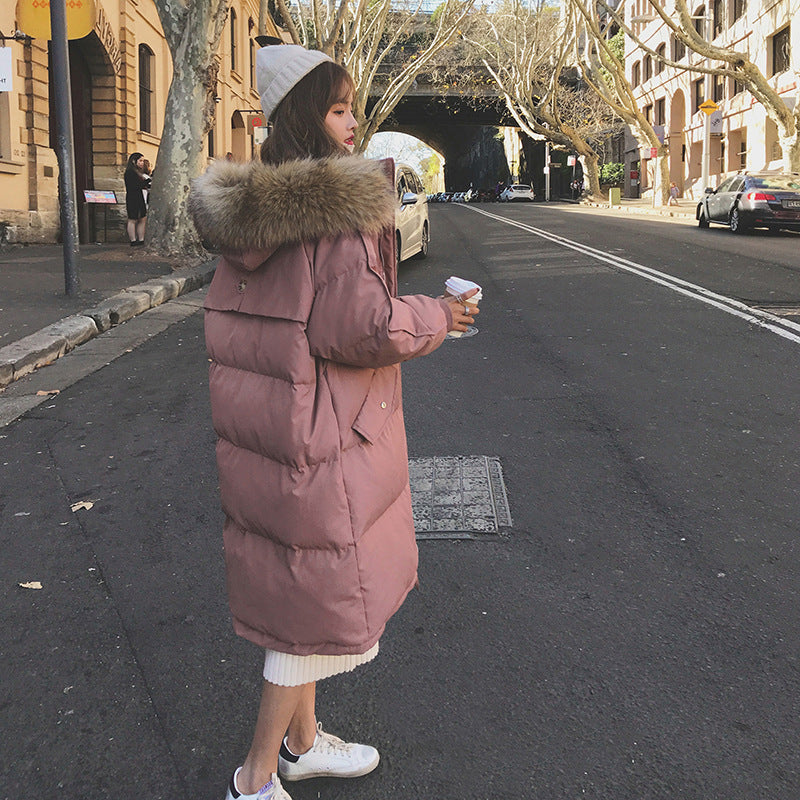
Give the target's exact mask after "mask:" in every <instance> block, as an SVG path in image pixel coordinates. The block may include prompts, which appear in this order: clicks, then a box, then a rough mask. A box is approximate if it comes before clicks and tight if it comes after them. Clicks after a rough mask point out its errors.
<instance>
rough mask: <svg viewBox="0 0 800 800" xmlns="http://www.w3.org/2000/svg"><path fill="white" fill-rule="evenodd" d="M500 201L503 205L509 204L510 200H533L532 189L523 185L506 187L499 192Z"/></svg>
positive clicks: (517, 184)
mask: <svg viewBox="0 0 800 800" xmlns="http://www.w3.org/2000/svg"><path fill="white" fill-rule="evenodd" d="M500 200H501V201H502V202H503V203H509V202H511V201H512V200H533V189H532V188H531V187H530V186H527V185H526V184H524V183H515V184H513V185H511V186H506V188H505V189H503V191H502V192H500Z"/></svg>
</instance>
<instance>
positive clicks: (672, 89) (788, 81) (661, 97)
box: [625, 0, 800, 200]
mask: <svg viewBox="0 0 800 800" xmlns="http://www.w3.org/2000/svg"><path fill="white" fill-rule="evenodd" d="M706 2H708V3H709V6H708V8H706V5H704V4H703V3H699V4H698V5H697V6H696V7H695V8H694V9H693V10H692V17H693V22H694V25H695V28H696V30H697V32H698V33H699V34H700V35H701V36H703V37H704V38H710V39H711V41H712V42H713V43H714V44H715V45H718V46H720V47H730V48H733V49H735V50H737V51H740V52H747V53H749V55H750V59H751V60H752V61H753V62H754V63H755V64H756V65H757V66H758V67H759V69H760V70H761V72H762V73H763V74H764V75H765V76H767V77H768V79H769V82H770V83H771V84H772V86H773V87H774V88H775V89H776V90H777V92H778V93H779V94H780V95H781V97H782V98H784V100H785V101H786V103H787V105H788V106H789V107H790V108H793V107H794V104H795V103H796V102H797V98H798V84H799V82H800V74H798V72H799V71H800V0H706ZM667 10H668V11H669V10H670V9H669V5H668V6H667ZM625 13H626V21H627V22H628V25H629V26H630V27H631V28H632V29H633V31H634V33H635V34H636V35H637V36H638V37H640V39H641V40H642V42H643V43H644V44H645V45H647V47H648V48H649V49H651V50H653V51H654V52H655V53H658V54H664V55H665V56H666V58H668V59H670V60H672V61H674V62H678V63H681V64H685V65H686V66H687V69H680V70H679V69H677V68H675V67H669V66H665V65H663V64H662V63H661V62H660V61H659V60H658V59H656V58H653V57H652V56H650V55H648V54H647V53H646V52H645V51H643V50H642V49H641V48H640V47H639V46H638V45H637V44H636V43H635V42H634V41H633V40H632V39H631V38H630V37H626V52H625V69H626V73H627V77H628V80H629V81H630V84H631V86H632V87H633V90H634V93H635V96H636V98H637V100H638V102H639V104H640V108H641V109H642V110H643V111H644V113H645V116H647V118H648V119H649V120H650V122H651V123H652V124H653V125H654V127H655V129H656V132H657V133H658V134H659V136H663V138H664V142H665V144H666V145H667V148H668V153H669V156H668V157H669V174H670V181H674V182H675V183H676V184H677V186H678V188H679V190H680V193H681V195H682V196H683V197H687V198H691V199H694V200H697V199H698V198H699V197H700V195H701V194H702V193H703V190H704V188H705V187H704V186H703V185H701V184H702V180H701V177H702V173H703V140H704V133H705V121H706V113H705V111H703V109H701V108H700V106H701V105H702V104H703V103H704V102H705V101H706V100H709V99H710V100H712V101H713V102H714V103H715V104H716V105H717V106H718V111H715V112H712V113H711V114H710V115H709V119H710V123H711V147H710V158H709V183H710V185H711V186H712V187H716V186H718V185H719V184H720V183H721V182H722V180H723V179H724V178H725V177H726V176H728V175H730V174H732V173H735V172H736V171H738V170H741V169H747V170H751V171H758V170H776V171H780V170H781V169H782V168H783V160H782V153H781V147H780V141H779V137H778V129H777V126H776V125H775V123H774V122H773V121H772V120H771V119H769V118H768V116H767V114H766V111H765V109H764V107H763V106H762V105H760V104H759V103H758V102H757V101H756V100H755V98H753V97H752V95H751V94H750V93H749V92H748V91H747V90H746V89H744V87H743V86H741V85H740V84H739V83H738V82H736V81H734V80H733V79H732V78H725V77H722V76H717V75H714V76H713V78H712V81H711V91H710V95H711V96H710V97H706V89H705V86H706V83H705V76H704V75H703V74H701V73H698V72H693V71H692V70H691V66H692V65H693V64H694V65H706V59H705V58H704V57H703V56H701V55H698V54H697V53H694V52H692V51H691V50H688V49H687V48H685V47H684V46H683V45H682V44H681V42H680V41H679V40H678V39H677V38H676V37H675V36H674V35H672V34H671V32H670V31H669V30H668V29H667V27H666V26H665V25H664V24H663V23H662V22H661V20H660V18H658V17H655V15H654V13H653V11H652V8H651V7H650V5H649V2H648V0H633V2H632V3H630V4H628V5H627V6H626V11H625ZM711 66H714V64H713V62H712V64H711ZM625 166H626V187H625V188H626V194H627V195H628V196H634V197H635V196H637V195H638V194H640V193H641V194H645V195H646V194H648V193H650V192H652V187H653V182H654V181H653V177H654V173H655V164H654V161H653V160H652V159H651V158H650V151H649V149H645V150H643V151H640V150H639V147H638V145H637V143H636V141H635V140H634V139H633V137H629V139H628V145H627V147H626V153H625Z"/></svg>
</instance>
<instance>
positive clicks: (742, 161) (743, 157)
mask: <svg viewBox="0 0 800 800" xmlns="http://www.w3.org/2000/svg"><path fill="white" fill-rule="evenodd" d="M739 169H747V139H746V138H745V135H744V133H742V143H741V145H740V146H739Z"/></svg>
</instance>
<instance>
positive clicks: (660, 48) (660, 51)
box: [656, 42, 667, 75]
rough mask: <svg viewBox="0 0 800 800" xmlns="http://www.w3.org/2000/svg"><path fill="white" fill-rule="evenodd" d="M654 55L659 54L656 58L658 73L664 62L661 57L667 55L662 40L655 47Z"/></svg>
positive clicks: (661, 69) (662, 69)
mask: <svg viewBox="0 0 800 800" xmlns="http://www.w3.org/2000/svg"><path fill="white" fill-rule="evenodd" d="M656 55H658V56H659V58H657V59H656V75H660V74H661V73H662V72H663V71H664V62H663V61H662V60H661V59H662V58H666V57H667V45H666V44H664V43H663V42H662V43H661V44H660V45H659V46H658V47H656Z"/></svg>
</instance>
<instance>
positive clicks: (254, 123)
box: [247, 114, 267, 133]
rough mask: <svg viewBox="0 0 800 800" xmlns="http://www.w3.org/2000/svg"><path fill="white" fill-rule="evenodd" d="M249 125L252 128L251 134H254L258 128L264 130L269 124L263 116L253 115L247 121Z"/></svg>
mask: <svg viewBox="0 0 800 800" xmlns="http://www.w3.org/2000/svg"><path fill="white" fill-rule="evenodd" d="M247 124H248V126H249V128H250V132H251V133H253V132H254V131H255V129H256V128H263V127H264V125H266V124H267V123H266V120H265V119H264V115H263V114H251V115H250V118H249V119H248V120H247Z"/></svg>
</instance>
